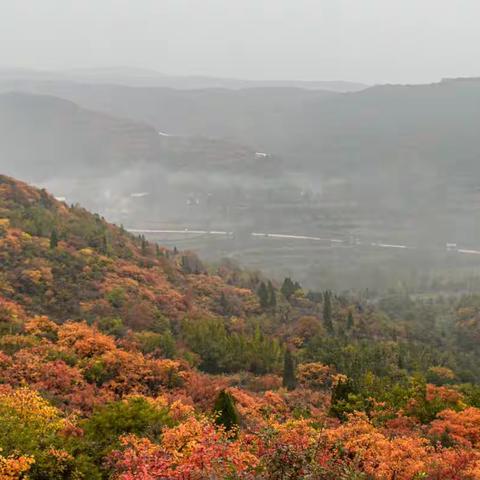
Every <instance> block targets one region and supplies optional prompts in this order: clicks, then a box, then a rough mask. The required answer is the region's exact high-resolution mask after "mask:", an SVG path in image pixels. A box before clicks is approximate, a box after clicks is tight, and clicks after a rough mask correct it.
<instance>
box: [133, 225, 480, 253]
mask: <svg viewBox="0 0 480 480" xmlns="http://www.w3.org/2000/svg"><path fill="white" fill-rule="evenodd" d="M127 230H128V231H129V232H130V233H134V234H147V235H148V234H183V235H218V236H224V237H233V236H234V232H228V231H224V230H190V229H189V228H185V229H183V230H160V229H159V230H157V229H147V228H145V229H138V228H130V229H127ZM250 236H251V237H254V238H255V237H257V238H258V237H261V238H271V239H283V240H299V241H302V240H303V241H305V240H307V241H313V242H323V243H330V244H332V245H344V246H358V247H373V248H391V249H397V250H418V249H419V248H418V247H415V246H408V245H400V244H392V243H378V242H365V241H360V240H358V239H357V238H355V239H353V241H348V240H342V239H339V238H326V237H314V236H309V235H290V234H286V233H267V232H251V233H250ZM422 248H425V247H422ZM432 249H438V247H433V248H432ZM446 250H447V251H449V252H452V253H459V254H464V255H480V250H472V249H462V248H458V247H456V245H455V244H450V246H447V247H446Z"/></svg>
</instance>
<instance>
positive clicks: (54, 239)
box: [50, 228, 58, 249]
mask: <svg viewBox="0 0 480 480" xmlns="http://www.w3.org/2000/svg"><path fill="white" fill-rule="evenodd" d="M57 246H58V233H57V230H56V229H55V228H54V229H53V230H52V231H51V233H50V248H51V249H54V248H57Z"/></svg>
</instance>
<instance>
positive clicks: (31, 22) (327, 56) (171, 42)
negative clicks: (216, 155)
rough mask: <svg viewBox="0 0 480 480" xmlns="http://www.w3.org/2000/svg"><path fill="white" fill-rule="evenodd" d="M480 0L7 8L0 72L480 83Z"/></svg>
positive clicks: (9, 3) (51, 1)
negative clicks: (115, 71) (110, 70)
mask: <svg viewBox="0 0 480 480" xmlns="http://www.w3.org/2000/svg"><path fill="white" fill-rule="evenodd" d="M479 19H480V0H0V65H1V66H8V67H34V68H43V69H53V68H55V69H62V68H79V67H80V68H83V67H103V66H106V67H112V66H133V67H143V68H149V69H156V70H159V71H161V72H163V73H170V74H201V75H212V76H213V75H214V76H223V77H239V78H252V79H264V80H266V79H268V80H275V79H281V80H286V79H298V80H352V81H361V82H367V83H383V82H394V83H397V82H400V83H416V82H430V81H436V80H438V79H440V78H442V77H453V76H480V28H479V23H478V22H479Z"/></svg>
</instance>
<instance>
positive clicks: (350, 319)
mask: <svg viewBox="0 0 480 480" xmlns="http://www.w3.org/2000/svg"><path fill="white" fill-rule="evenodd" d="M352 328H353V313H352V311H351V310H349V311H348V317H347V330H351V329H352Z"/></svg>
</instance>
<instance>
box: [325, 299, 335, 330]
mask: <svg viewBox="0 0 480 480" xmlns="http://www.w3.org/2000/svg"><path fill="white" fill-rule="evenodd" d="M323 323H324V325H325V329H326V330H327V332H328V334H329V335H332V334H333V333H334V330H333V322H332V294H331V293H330V292H329V291H328V290H327V291H326V292H325V293H324V294H323Z"/></svg>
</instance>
